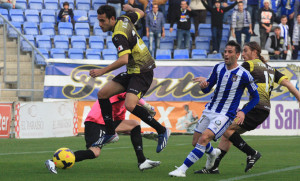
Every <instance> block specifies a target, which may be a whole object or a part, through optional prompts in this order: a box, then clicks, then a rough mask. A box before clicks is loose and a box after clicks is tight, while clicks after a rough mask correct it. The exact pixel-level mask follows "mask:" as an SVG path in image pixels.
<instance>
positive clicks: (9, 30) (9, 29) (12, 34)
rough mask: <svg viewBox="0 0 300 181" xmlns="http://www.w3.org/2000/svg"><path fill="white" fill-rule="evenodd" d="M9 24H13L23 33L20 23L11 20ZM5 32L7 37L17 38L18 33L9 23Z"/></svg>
mask: <svg viewBox="0 0 300 181" xmlns="http://www.w3.org/2000/svg"><path fill="white" fill-rule="evenodd" d="M11 24H12V25H14V26H15V28H16V29H17V30H19V31H20V32H21V33H23V32H22V24H21V23H19V22H11ZM7 33H8V37H9V38H17V37H18V33H17V32H16V31H15V30H14V29H13V28H12V27H11V26H9V25H7Z"/></svg>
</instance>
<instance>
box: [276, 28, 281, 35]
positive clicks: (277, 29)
mask: <svg viewBox="0 0 300 181" xmlns="http://www.w3.org/2000/svg"><path fill="white" fill-rule="evenodd" d="M280 32H281V29H280V27H279V26H276V27H275V29H274V33H275V35H276V36H280Z"/></svg>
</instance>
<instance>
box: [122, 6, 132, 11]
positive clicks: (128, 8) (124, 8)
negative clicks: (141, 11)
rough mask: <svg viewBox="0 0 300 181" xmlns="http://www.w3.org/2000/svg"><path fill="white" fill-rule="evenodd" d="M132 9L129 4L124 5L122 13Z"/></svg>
mask: <svg viewBox="0 0 300 181" xmlns="http://www.w3.org/2000/svg"><path fill="white" fill-rule="evenodd" d="M131 9H132V7H131V6H130V5H129V4H124V5H123V11H125V12H128V11H131Z"/></svg>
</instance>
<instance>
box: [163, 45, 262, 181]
mask: <svg viewBox="0 0 300 181" xmlns="http://www.w3.org/2000/svg"><path fill="white" fill-rule="evenodd" d="M240 52H241V47H240V45H239V44H238V43H236V42H235V41H229V42H228V43H227V45H226V48H225V52H224V63H223V62H222V63H219V64H217V65H216V66H215V67H214V69H213V71H212V73H211V75H210V77H209V78H208V79H207V80H206V79H205V78H204V77H198V78H196V79H195V81H196V82H200V87H201V89H202V91H203V92H204V93H208V92H210V91H211V89H212V87H213V86H214V85H216V88H215V91H214V94H213V97H212V99H211V101H210V102H209V103H208V104H207V105H206V106H205V107H206V108H205V110H204V111H203V113H202V116H201V118H200V119H199V121H198V123H197V126H196V128H195V132H194V136H193V145H194V146H195V148H194V149H193V150H192V152H190V154H189V155H188V156H187V158H186V159H185V161H184V163H183V164H182V165H181V166H180V167H178V168H177V169H176V170H174V171H172V172H170V173H169V175H170V176H176V177H185V176H186V174H185V172H186V171H187V169H188V168H189V167H191V166H192V165H193V164H194V163H195V162H196V161H197V160H199V159H200V158H201V157H202V156H203V154H204V153H207V156H208V158H207V162H206V168H207V169H209V168H211V167H212V166H213V164H214V162H215V159H216V158H217V157H218V155H219V154H220V153H221V151H220V150H219V149H214V148H213V147H212V146H211V144H210V141H211V140H213V139H214V140H217V139H218V138H220V137H221V136H222V134H223V133H224V132H225V131H226V129H227V128H228V127H229V125H230V124H231V123H232V121H233V120H236V122H237V124H242V123H243V121H244V118H245V114H247V112H249V111H250V110H251V109H252V108H253V107H254V106H255V105H256V104H257V103H258V102H259V94H258V92H257V90H256V89H257V85H256V84H255V83H254V79H253V77H252V76H251V74H250V73H249V72H248V71H247V70H246V69H244V68H243V67H241V66H239V65H238V64H237V59H238V57H239V56H240ZM245 88H247V89H248V92H249V93H250V96H251V97H252V100H251V101H250V102H249V104H248V105H247V106H246V107H244V108H243V109H242V110H240V111H239V112H237V113H236V110H237V108H238V106H239V103H240V100H241V97H242V94H243V92H244V90H245Z"/></svg>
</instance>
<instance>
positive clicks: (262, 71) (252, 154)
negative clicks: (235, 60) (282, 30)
mask: <svg viewBox="0 0 300 181" xmlns="http://www.w3.org/2000/svg"><path fill="white" fill-rule="evenodd" d="M260 53H261V48H260V46H259V45H258V44H257V43H256V42H249V43H246V44H245V45H244V48H243V54H242V57H243V59H244V61H245V62H244V63H243V64H242V65H241V66H243V67H244V68H245V69H246V70H248V71H249V72H250V74H251V75H252V77H253V78H254V81H255V83H256V84H257V86H258V89H257V90H258V93H259V98H260V101H259V103H258V104H257V105H256V106H255V107H254V108H253V109H252V110H250V111H249V112H248V113H247V114H246V116H245V119H244V122H243V123H242V124H241V125H237V124H236V123H235V122H233V124H232V125H231V126H229V128H228V129H227V130H226V132H225V133H224V134H223V137H222V139H221V141H220V143H219V146H218V148H219V149H220V150H221V154H220V155H219V156H218V158H217V159H216V160H215V164H214V166H213V167H212V168H211V169H202V170H199V171H196V172H195V173H201V174H216V173H219V169H218V167H219V164H220V162H221V160H222V158H223V157H224V156H225V154H226V153H227V152H228V151H229V148H230V145H231V143H232V144H233V145H234V146H235V147H237V148H238V149H239V150H241V151H242V152H244V153H246V154H247V165H246V168H245V172H247V171H249V170H250V169H251V168H252V167H253V166H254V164H255V162H256V161H257V160H258V159H259V158H260V157H261V154H260V153H259V152H258V151H256V150H254V149H253V148H251V147H250V146H249V145H248V144H247V143H246V142H245V141H244V140H243V139H242V138H241V136H240V134H243V133H244V132H246V131H250V130H253V129H255V128H256V127H257V126H258V125H260V124H261V123H263V122H264V121H265V120H266V119H267V118H268V116H269V114H270V108H271V104H270V96H271V91H272V89H273V86H274V83H278V84H280V85H282V86H285V87H287V88H288V90H289V91H290V92H291V93H292V94H293V95H294V96H295V97H296V98H297V100H298V101H300V93H299V92H298V91H297V89H296V88H295V87H294V86H293V85H292V84H291V82H290V81H289V80H288V77H286V76H285V75H283V74H282V73H280V72H279V71H278V70H276V69H275V68H273V67H271V66H269V65H268V64H267V63H266V62H265V60H264V58H263V57H262V56H261V55H260ZM250 99H251V98H250Z"/></svg>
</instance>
